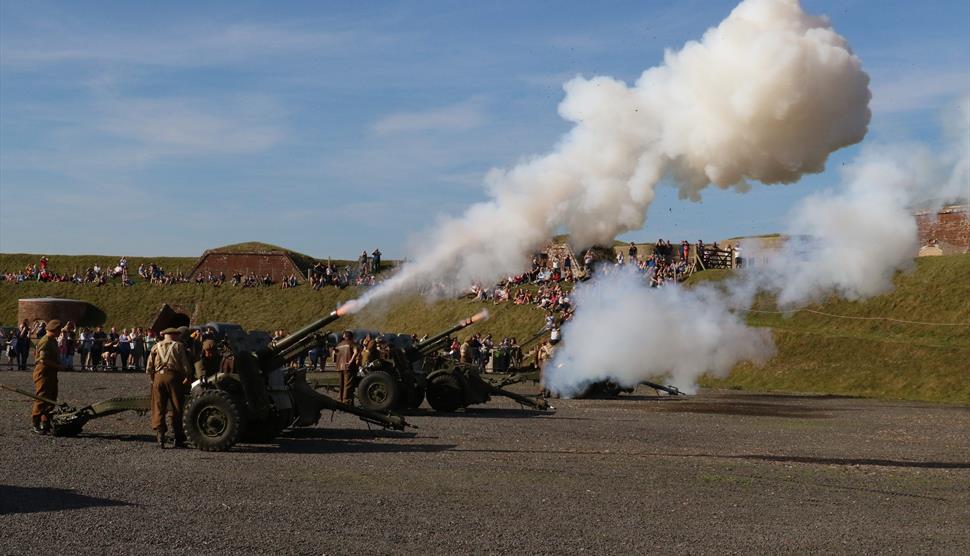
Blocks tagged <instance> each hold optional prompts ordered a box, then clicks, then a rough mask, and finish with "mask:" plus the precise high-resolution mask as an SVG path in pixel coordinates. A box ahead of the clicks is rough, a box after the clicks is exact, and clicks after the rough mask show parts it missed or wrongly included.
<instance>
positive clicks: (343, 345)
mask: <svg viewBox="0 0 970 556" xmlns="http://www.w3.org/2000/svg"><path fill="white" fill-rule="evenodd" d="M359 361H360V350H359V349H358V348H357V342H355V341H354V335H353V333H352V332H350V331H349V330H347V331H345V332H344V333H343V339H342V340H340V343H339V344H337V347H335V348H334V350H333V364H334V366H336V367H337V372H338V373H340V401H341V402H343V403H349V402H350V378H351V375H352V374H353V373H356V372H357V368H358V367H357V365H358V363H359Z"/></svg>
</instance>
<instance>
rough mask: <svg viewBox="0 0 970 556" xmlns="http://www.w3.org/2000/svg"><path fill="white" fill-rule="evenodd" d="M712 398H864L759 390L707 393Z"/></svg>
mask: <svg viewBox="0 0 970 556" xmlns="http://www.w3.org/2000/svg"><path fill="white" fill-rule="evenodd" d="M706 395H707V396H709V397H712V398H719V399H725V400H750V399H759V400H779V401H784V400H864V399H866V398H865V397H863V396H849V395H845V394H785V393H784V392H779V393H777V394H767V393H758V392H743V393H742V392H738V393H734V392H714V393H708V394H706Z"/></svg>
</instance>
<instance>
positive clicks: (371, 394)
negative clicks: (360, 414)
mask: <svg viewBox="0 0 970 556" xmlns="http://www.w3.org/2000/svg"><path fill="white" fill-rule="evenodd" d="M400 397H401V386H400V385H399V384H398V383H397V380H395V379H394V377H393V376H391V375H390V374H388V373H386V372H384V371H373V372H370V373H367V375H365V376H364V378H362V379H360V384H358V385H357V402H358V403H359V404H360V407H361V408H363V409H367V410H370V411H377V412H379V413H387V412H388V411H390V410H391V409H393V408H394V407H395V406H396V405H397V400H398V399H399V398H400Z"/></svg>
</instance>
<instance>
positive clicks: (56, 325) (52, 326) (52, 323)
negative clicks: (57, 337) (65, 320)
mask: <svg viewBox="0 0 970 556" xmlns="http://www.w3.org/2000/svg"><path fill="white" fill-rule="evenodd" d="M60 329H61V321H59V320H57V319H51V320H49V321H47V330H60Z"/></svg>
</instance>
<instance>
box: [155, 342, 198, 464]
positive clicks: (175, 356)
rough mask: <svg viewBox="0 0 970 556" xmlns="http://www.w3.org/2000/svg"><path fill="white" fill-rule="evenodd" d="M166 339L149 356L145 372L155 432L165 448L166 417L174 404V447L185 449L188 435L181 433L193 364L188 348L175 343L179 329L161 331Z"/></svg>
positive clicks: (156, 345) (161, 446)
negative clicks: (190, 360) (187, 351)
mask: <svg viewBox="0 0 970 556" xmlns="http://www.w3.org/2000/svg"><path fill="white" fill-rule="evenodd" d="M162 334H163V335H164V336H165V339H164V340H162V341H161V342H158V343H157V344H155V347H153V348H152V351H151V353H149V354H148V363H147V364H146V365H145V373H146V374H148V378H149V380H150V381H151V383H152V429H154V430H155V438H156V440H157V441H158V446H159V448H164V447H165V432H166V427H165V414H166V413H167V412H168V406H169V404H171V405H172V433H173V434H174V435H175V447H176V448H181V447H183V446H185V433H184V432H183V431H182V405H183V403H184V401H185V392H186V389H187V386H188V384H189V376H190V374H191V372H192V364H191V363H190V362H189V358H188V355H186V351H185V346H183V345H182V344H181V343H180V342H178V341H177V340H176V338H177V337H178V336H179V331H178V329H175V328H166V329H165V330H163V331H162Z"/></svg>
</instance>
